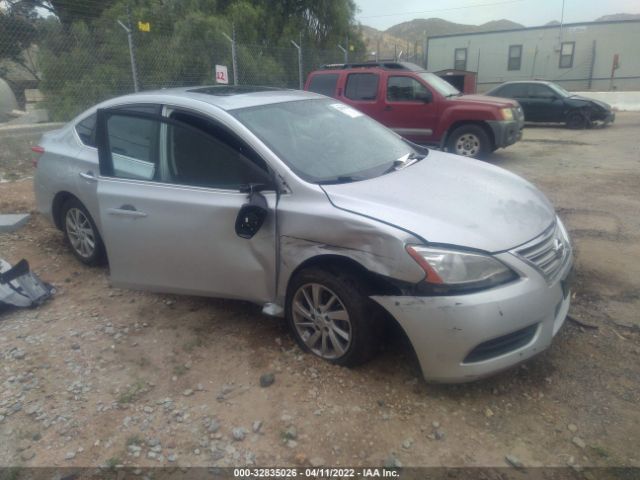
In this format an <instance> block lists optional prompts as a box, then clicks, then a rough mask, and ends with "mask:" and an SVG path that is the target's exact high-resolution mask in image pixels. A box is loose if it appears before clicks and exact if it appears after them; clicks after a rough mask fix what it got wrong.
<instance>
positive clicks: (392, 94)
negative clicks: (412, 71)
mask: <svg viewBox="0 0 640 480" xmlns="http://www.w3.org/2000/svg"><path fill="white" fill-rule="evenodd" d="M429 95H430V92H429V90H427V87H425V86H424V85H422V84H421V83H420V82H418V81H417V80H415V79H414V78H411V77H404V76H397V77H389V80H388V81H387V100H389V101H390V102H423V101H424V99H425V98H427V97H428V96H429Z"/></svg>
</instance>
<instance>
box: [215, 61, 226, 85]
mask: <svg viewBox="0 0 640 480" xmlns="http://www.w3.org/2000/svg"><path fill="white" fill-rule="evenodd" d="M216 83H222V84H223V85H228V84H229V75H228V74H227V66H226V65H216Z"/></svg>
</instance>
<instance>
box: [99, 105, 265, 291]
mask: <svg viewBox="0 0 640 480" xmlns="http://www.w3.org/2000/svg"><path fill="white" fill-rule="evenodd" d="M192 117H193V118H198V119H199V123H198V122H191V124H189V123H187V122H186V121H185V120H184V119H173V118H166V117H162V116H160V115H150V114H143V113H139V112H132V111H127V110H124V109H118V110H114V109H111V110H98V126H97V139H98V141H97V143H98V152H99V159H100V176H99V178H98V187H97V195H98V206H99V212H100V219H101V224H102V233H103V237H104V241H105V245H106V249H107V255H108V258H109V265H110V271H111V278H112V282H113V284H114V285H117V286H126V287H133V288H142V289H149V290H155V291H162V292H173V293H188V294H197V295H207V296H218V297H226V298H242V299H247V300H251V301H256V302H265V301H268V300H270V299H272V298H273V295H274V292H275V258H276V243H275V231H276V229H275V206H276V193H275V191H274V189H272V191H270V192H269V191H266V190H265V192H264V197H265V198H266V200H267V204H268V209H269V211H268V214H267V217H266V219H265V221H264V224H263V225H262V228H261V229H260V230H259V231H258V232H257V234H255V235H254V236H253V237H252V238H248V239H245V238H240V237H239V236H238V235H237V234H236V231H235V223H236V219H237V217H238V213H239V211H240V209H241V207H242V206H243V204H246V203H247V193H246V192H243V191H242V190H243V187H244V186H246V185H248V184H263V185H264V184H267V186H266V187H263V188H266V189H269V188H271V186H270V185H268V183H269V182H270V180H269V177H268V173H267V168H266V165H264V164H259V163H257V162H259V161H260V159H257V158H256V157H254V156H253V155H254V154H253V153H252V152H251V151H250V150H249V149H248V148H247V147H246V145H244V144H243V142H242V141H241V140H240V139H239V138H238V137H236V136H235V135H234V134H233V133H232V132H230V131H229V130H228V129H226V128H225V127H224V126H222V125H220V124H218V123H217V122H215V121H213V120H211V119H208V118H206V117H201V116H198V115H192ZM194 123H195V125H194ZM203 126H205V127H207V128H205V127H203ZM265 179H267V180H266V181H265Z"/></svg>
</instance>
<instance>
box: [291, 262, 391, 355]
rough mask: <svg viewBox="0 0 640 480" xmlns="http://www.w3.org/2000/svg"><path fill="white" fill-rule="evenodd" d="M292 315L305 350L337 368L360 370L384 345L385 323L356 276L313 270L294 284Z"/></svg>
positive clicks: (294, 330)
mask: <svg viewBox="0 0 640 480" xmlns="http://www.w3.org/2000/svg"><path fill="white" fill-rule="evenodd" d="M286 315H287V321H288V323H289V327H290V329H291V333H292V335H293V337H294V338H295V340H296V342H297V343H298V345H300V347H301V348H302V349H303V350H305V351H308V352H311V353H313V354H314V355H317V356H318V357H320V358H322V359H324V360H328V361H330V362H331V363H336V364H338V365H344V366H355V365H358V364H361V363H364V362H366V361H367V360H369V359H370V358H371V357H372V356H373V354H374V353H375V351H376V350H377V347H378V345H379V341H380V318H379V316H378V312H377V311H375V309H374V307H373V305H372V302H371V300H370V299H369V298H368V297H367V295H366V292H365V291H364V289H363V286H362V282H359V281H357V280H356V278H355V277H354V276H351V275H347V274H341V273H332V272H329V271H326V270H322V269H319V268H309V269H306V270H303V271H301V272H300V273H298V274H296V275H295V277H294V278H293V279H292V280H291V284H290V286H289V293H288V295H287V303H286Z"/></svg>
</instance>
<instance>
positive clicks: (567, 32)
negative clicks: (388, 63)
mask: <svg viewBox="0 0 640 480" xmlns="http://www.w3.org/2000/svg"><path fill="white" fill-rule="evenodd" d="M594 40H595V41H596V57H595V62H593V74H592V75H593V80H592V82H591V89H592V90H609V84H610V81H609V77H610V75H611V64H612V61H613V55H614V54H615V53H618V54H620V68H619V69H618V70H616V72H615V78H614V81H613V85H614V87H615V88H616V89H618V90H637V89H640V56H638V55H637V52H636V49H637V45H638V44H640V22H618V23H592V24H578V25H567V26H565V27H564V28H563V30H562V42H575V50H574V59H573V66H572V67H571V68H559V56H560V29H559V28H558V27H555V28H534V29H522V30H515V31H513V30H511V31H506V32H490V33H482V34H478V33H476V34H464V35H456V36H445V37H432V38H430V39H429V45H428V46H429V50H428V58H429V71H438V70H444V69H450V68H453V55H454V51H455V49H456V48H467V49H468V50H467V70H476V71H477V72H478V90H479V91H486V90H488V89H490V88H492V87H494V86H495V85H498V84H500V83H502V82H505V81H508V80H528V79H532V78H538V79H544V80H552V81H557V82H558V83H560V84H561V85H562V86H564V87H565V88H567V89H569V90H585V89H587V88H588V84H589V80H588V79H589V73H590V70H591V63H592V52H593V41H594ZM520 44H521V45H522V63H521V68H520V70H517V71H509V70H508V69H507V64H508V53H509V45H520ZM536 48H537V54H536ZM534 58H535V65H534ZM623 77H626V78H623Z"/></svg>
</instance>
